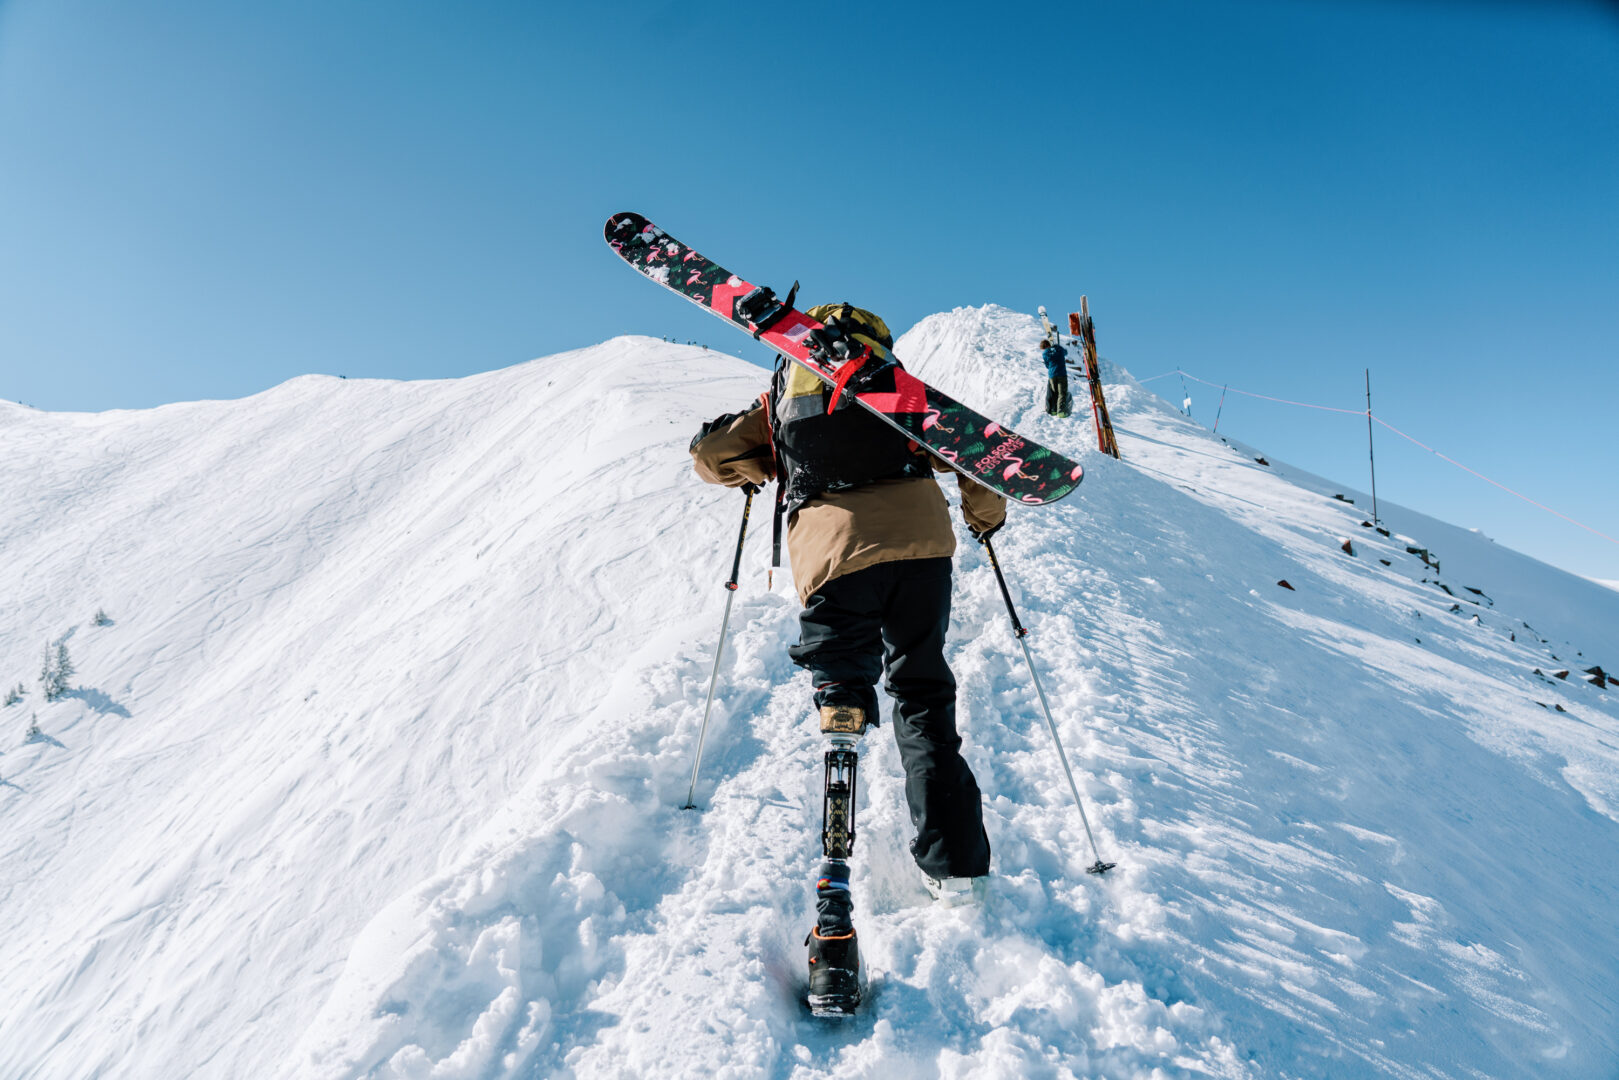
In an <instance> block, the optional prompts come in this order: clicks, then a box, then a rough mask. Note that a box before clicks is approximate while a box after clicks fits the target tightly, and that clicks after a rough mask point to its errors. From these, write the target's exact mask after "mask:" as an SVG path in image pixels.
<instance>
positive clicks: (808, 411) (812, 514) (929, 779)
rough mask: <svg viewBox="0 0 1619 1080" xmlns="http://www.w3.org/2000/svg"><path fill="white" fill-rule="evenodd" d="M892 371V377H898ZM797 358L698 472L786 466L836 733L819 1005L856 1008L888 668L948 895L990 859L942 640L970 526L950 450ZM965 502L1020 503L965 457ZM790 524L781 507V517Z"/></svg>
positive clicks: (918, 816)
mask: <svg viewBox="0 0 1619 1080" xmlns="http://www.w3.org/2000/svg"><path fill="white" fill-rule="evenodd" d="M808 314H809V315H810V317H812V318H815V319H818V320H820V321H822V322H823V323H824V324H825V325H826V329H827V331H828V332H829V333H831V334H833V335H836V336H840V337H841V338H842V339H844V340H845V341H847V342H849V343H850V345H851V346H853V347H854V348H856V349H867V348H869V349H870V350H871V354H870V357H869V358H868V360H867V362H868V363H870V362H871V361H872V360H875V361H876V364H877V365H878V370H879V371H882V370H885V369H886V368H887V367H888V366H891V365H893V364H894V360H893V357H892V355H891V354H890V353H889V351H888V350H889V348H890V346H891V345H892V339H891V338H890V336H889V333H888V328H887V327H886V326H885V325H884V324H883V322H882V320H881V319H879V318H877V317H876V316H875V315H872V314H871V313H870V312H867V311H863V310H861V309H859V308H855V307H852V306H850V305H849V304H847V303H843V304H829V305H824V306H822V307H817V308H812V309H811V310H810V311H809V312H808ZM891 377H892V376H890V378H891ZM848 404H849V402H848V400H847V397H844V398H843V399H842V400H839V395H837V394H836V393H835V391H834V390H833V388H831V387H829V386H827V385H826V384H825V383H824V382H823V381H822V380H821V379H819V378H817V377H816V376H815V375H814V374H813V373H811V372H809V371H807V370H805V369H804V368H803V367H801V366H799V365H797V364H787V363H784V364H782V365H781V366H779V367H778V368H777V370H776V373H775V376H774V377H773V379H772V380H771V385H770V390H769V392H768V393H766V394H763V395H761V396H760V399H759V401H758V402H756V403H755V404H754V405H753V406H752V407H750V408H749V409H747V410H746V411H745V412H742V413H733V414H727V415H725V416H721V417H719V418H718V419H716V420H714V421H712V422H710V423H708V424H705V425H703V428H702V430H701V431H700V432H699V433H698V435H697V437H696V438H694V439H693V440H692V444H691V453H692V457H693V459H694V462H695V467H696V470H697V473H698V475H699V476H701V477H702V478H703V479H704V480H706V481H708V482H709V483H714V484H724V485H726V486H729V487H740V486H742V485H744V484H763V483H764V482H765V481H767V480H771V479H775V480H777V481H778V483H779V485H780V486H779V487H778V489H777V491H778V502H777V507H778V513H780V514H785V515H786V520H787V548H788V554H789V557H790V558H791V561H792V568H793V580H794V582H795V584H796V586H797V588H798V595H799V599H800V601H802V603H803V605H804V610H803V612H802V613H801V615H800V640H799V642H798V644H797V645H794V646H793V647H792V648H790V649H789V650H788V652H789V654H790V655H791V656H792V659H793V662H794V663H795V664H797V665H798V666H800V667H803V668H807V669H808V670H809V671H810V673H811V675H812V676H813V681H814V685H815V692H814V703H815V706H816V709H817V711H818V713H819V720H820V727H821V733H822V734H823V735H824V736H825V737H826V739H827V743H828V749H827V751H826V754H825V768H826V788H825V796H824V799H823V806H822V810H823V824H822V850H823V854H824V861H823V862H822V864H821V867H820V872H819V874H818V875H817V877H818V880H817V883H816V910H817V919H816V924H815V926H814V928H813V929H812V930H811V931H810V934H809V937H808V939H807V940H806V944H807V945H808V946H809V973H810V989H809V1002H810V1006H811V1008H812V1009H814V1010H815V1011H816V1012H817V1013H819V1014H823V1015H837V1014H846V1013H848V1012H850V1011H852V1010H853V1008H854V1007H855V1005H856V1004H858V1002H859V999H860V985H859V983H860V980H859V970H860V959H859V948H858V945H857V939H856V937H855V930H854V923H853V920H852V914H853V909H854V904H853V899H852V897H851V895H850V892H849V859H850V857H851V855H852V852H853V848H854V837H855V828H854V810H855V775H856V766H857V763H858V755H857V750H856V747H857V746H858V744H859V741H860V738H861V737H862V735H863V734H864V733H865V730H866V728H868V727H875V726H877V725H878V723H879V715H878V708H877V690H876V683H877V679H878V677H879V676H883V677H884V679H885V681H884V688H885V689H886V690H887V691H888V693H889V695H890V696H891V697H892V698H893V699H894V702H895V708H894V738H895V741H896V742H897V744H898V746H899V752H900V758H901V760H902V762H903V764H904V768H905V797H906V801H907V802H908V803H909V806H910V813H911V823H912V824H913V825H914V826H915V828H916V837H915V839H914V840H913V841H912V842H911V851H912V854H913V855H914V857H915V859H916V863H917V866H918V867H919V868H920V869H921V872H922V875H923V877H924V879H925V880H926V883H927V885H928V887H929V889H930V890H931V891H932V892H933V893H934V894H935V895H936V896H947V895H948V896H956V897H961V896H967V895H971V889H972V879H974V878H978V877H982V876H983V875H986V874H988V872H989V838H988V836H987V835H986V834H985V832H984V824H983V813H982V808H981V806H980V796H979V790H978V784H977V781H976V780H975V779H974V778H973V774H972V770H971V769H970V768H968V766H967V763H966V761H964V760H963V759H962V756H961V752H960V748H961V738H960V736H959V735H958V734H957V733H956V683H955V678H954V676H953V675H952V674H951V673H950V668H949V665H948V664H947V663H946V662H945V657H944V640H945V631H946V630H947V628H948V626H949V623H950V592H951V576H952V563H951V557H952V556H953V555H954V554H955V546H956V545H955V533H954V530H953V528H952V527H951V524H950V517H949V507H948V504H947V503H946V502H945V498H944V492H943V491H942V490H941V489H940V488H939V485H938V482H937V481H936V480H935V479H934V476H933V474H934V472H935V471H947V470H948V468H949V467H948V466H946V465H945V464H944V463H943V462H939V461H936V459H934V458H933V457H931V456H930V455H929V454H927V453H926V452H924V451H922V450H921V449H920V448H919V447H918V446H917V445H916V443H914V442H911V441H910V440H908V439H907V438H906V437H905V436H904V435H903V434H901V433H899V432H897V431H895V430H893V429H892V428H890V427H888V426H887V425H885V424H883V423H882V422H881V421H879V420H878V419H876V418H875V417H874V416H872V415H871V414H870V413H868V412H866V411H865V410H863V409H860V408H851V407H847V406H848ZM956 477H957V481H958V483H959V484H960V488H961V505H962V512H963V514H964V516H965V517H966V519H967V524H968V526H969V528H970V529H971V530H972V532H973V534H974V535H975V536H977V537H979V538H980V539H983V538H987V537H988V536H989V535H991V534H992V533H994V532H995V531H996V530H997V529H999V528H1000V527H1001V525H1002V524H1003V523H1004V522H1005V520H1006V501H1005V500H1004V499H1003V498H1002V497H1001V496H1000V495H997V494H996V493H994V492H992V491H990V490H989V489H988V488H986V487H983V486H982V485H980V484H978V483H976V482H974V481H973V480H971V479H969V478H967V477H965V476H963V475H962V474H961V473H959V472H958V473H956ZM778 524H779V521H778Z"/></svg>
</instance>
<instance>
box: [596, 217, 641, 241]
mask: <svg viewBox="0 0 1619 1080" xmlns="http://www.w3.org/2000/svg"><path fill="white" fill-rule="evenodd" d="M649 224H650V222H648V221H647V219H646V218H644V217H642V216H641V215H640V214H637V213H636V212H635V211H633V210H624V211H621V212H620V213H617V214H614V215H613V216H612V217H610V218H608V219H607V225H606V226H605V227H604V228H603V229H602V235H603V236H604V237H606V238H607V241H608V242H609V243H611V242H613V241H614V240H617V241H619V242H621V243H622V242H624V241H626V240H629V239H630V238H632V237H634V236H636V235H638V234H639V233H640V232H641V230H642V229H644V228H645V227H646V226H647V225H649Z"/></svg>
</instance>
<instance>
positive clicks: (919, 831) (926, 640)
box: [788, 559, 989, 878]
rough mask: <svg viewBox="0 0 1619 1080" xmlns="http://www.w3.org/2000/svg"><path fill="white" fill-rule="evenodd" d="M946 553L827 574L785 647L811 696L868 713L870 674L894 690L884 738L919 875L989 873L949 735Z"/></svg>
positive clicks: (952, 712) (974, 786) (871, 709)
mask: <svg viewBox="0 0 1619 1080" xmlns="http://www.w3.org/2000/svg"><path fill="white" fill-rule="evenodd" d="M951 570H952V567H951V560H950V559H906V560H901V561H898V562H889V563H878V564H877V565H876V566H870V567H867V568H866V569H864V570H857V571H855V572H854V573H851V574H846V575H844V576H842V577H836V578H833V579H832V580H831V581H829V582H827V583H826V584H825V585H823V586H821V588H820V589H819V590H818V591H817V592H815V593H814V594H812V595H811V596H810V598H809V600H808V601H806V603H805V605H804V611H803V614H802V615H800V616H799V630H800V640H799V643H798V644H797V645H795V646H793V647H792V648H791V649H789V650H788V652H789V654H790V655H791V656H792V658H793V662H794V663H795V664H797V665H798V666H800V667H803V668H808V669H809V671H810V673H811V674H812V675H813V676H814V681H815V704H816V706H817V707H819V706H822V705H858V706H860V707H861V708H862V709H864V710H866V716H867V717H869V718H870V719H871V720H872V721H875V720H876V719H877V718H878V715H879V714H878V712H877V690H876V684H877V677H878V676H879V675H885V676H886V679H885V681H884V689H885V690H887V691H888V694H889V696H890V697H892V698H893V699H894V703H895V707H894V740H895V742H896V743H897V744H898V745H899V756H900V761H901V762H902V763H903V764H904V766H905V798H906V801H907V802H908V803H909V804H910V811H911V824H912V825H914V826H915V827H916V838H915V839H914V840H912V841H911V854H912V855H913V856H914V857H915V858H916V863H917V865H918V866H920V867H921V868H922V870H923V871H924V872H926V873H927V874H928V875H929V876H931V877H935V878H945V877H977V876H978V875H980V874H987V873H989V837H988V835H986V834H985V832H984V817H983V808H982V806H981V804H980V796H979V792H978V782H977V781H976V780H974V779H973V774H972V770H971V769H970V768H968V766H967V762H966V761H965V760H963V758H962V756H961V736H960V735H958V734H956V680H955V676H953V675H952V674H950V666H949V665H948V664H947V663H945V659H944V637H945V631H946V630H947V629H948V628H949V625H950V587H951Z"/></svg>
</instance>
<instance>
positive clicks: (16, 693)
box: [6, 683, 23, 705]
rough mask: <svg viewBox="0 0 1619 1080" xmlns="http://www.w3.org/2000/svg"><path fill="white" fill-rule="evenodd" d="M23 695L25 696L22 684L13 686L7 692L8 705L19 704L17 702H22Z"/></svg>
mask: <svg viewBox="0 0 1619 1080" xmlns="http://www.w3.org/2000/svg"><path fill="white" fill-rule="evenodd" d="M22 695H23V689H22V683H18V684H17V685H16V686H13V687H12V688H11V689H10V690H7V691H6V704H7V705H15V704H17V702H19V701H21V700H22Z"/></svg>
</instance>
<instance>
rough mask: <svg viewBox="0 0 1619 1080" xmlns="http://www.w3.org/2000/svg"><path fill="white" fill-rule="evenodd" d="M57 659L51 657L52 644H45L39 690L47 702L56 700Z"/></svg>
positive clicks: (40, 669)
mask: <svg viewBox="0 0 1619 1080" xmlns="http://www.w3.org/2000/svg"><path fill="white" fill-rule="evenodd" d="M55 687H56V658H55V657H54V656H52V655H51V643H50V642H48V641H47V642H46V643H45V659H44V662H43V663H42V664H41V665H40V668H39V688H40V690H41V691H43V692H44V694H45V700H46V701H55V700H56V691H55Z"/></svg>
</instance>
